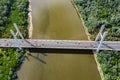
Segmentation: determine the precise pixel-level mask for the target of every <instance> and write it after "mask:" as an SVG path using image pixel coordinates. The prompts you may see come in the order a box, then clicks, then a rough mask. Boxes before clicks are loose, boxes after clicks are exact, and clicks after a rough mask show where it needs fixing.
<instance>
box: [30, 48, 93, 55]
mask: <svg viewBox="0 0 120 80" xmlns="http://www.w3.org/2000/svg"><path fill="white" fill-rule="evenodd" d="M29 51H30V52H33V53H42V54H43V55H46V53H55V54H93V52H92V50H80V49H50V48H47V49H45V48H42V49H37V48H36V49H33V48H32V49H29Z"/></svg>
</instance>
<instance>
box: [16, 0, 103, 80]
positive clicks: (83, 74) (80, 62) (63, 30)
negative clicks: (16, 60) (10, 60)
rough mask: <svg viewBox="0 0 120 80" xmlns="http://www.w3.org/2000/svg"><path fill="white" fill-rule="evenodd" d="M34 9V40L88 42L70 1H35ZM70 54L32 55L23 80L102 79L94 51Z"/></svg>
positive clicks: (23, 68)
mask: <svg viewBox="0 0 120 80" xmlns="http://www.w3.org/2000/svg"><path fill="white" fill-rule="evenodd" d="M31 6H32V21H33V34H32V38H33V39H60V40H67V39H69V40H88V37H87V35H86V33H85V29H84V26H83V24H82V21H81V19H80V18H79V17H78V15H77V13H76V10H75V9H74V7H73V5H72V4H71V1H70V0H31ZM70 51H71V52H70ZM70 51H69V50H67V51H60V50H54V51H51V52H48V53H41V52H38V53H30V54H31V55H27V56H28V58H29V59H25V60H24V63H23V64H22V66H21V68H20V70H19V71H18V78H19V80H101V78H100V75H99V72H98V70H97V65H96V62H95V59H94V56H93V54H91V52H92V51H80V52H79V53H78V51H76V50H74V51H73V50H70ZM52 52H54V53H52Z"/></svg>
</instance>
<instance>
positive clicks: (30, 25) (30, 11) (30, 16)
mask: <svg viewBox="0 0 120 80" xmlns="http://www.w3.org/2000/svg"><path fill="white" fill-rule="evenodd" d="M30 3H31V1H30V0H29V13H28V16H29V19H28V21H29V27H28V34H29V38H32V32H33V24H32V8H31V4H30Z"/></svg>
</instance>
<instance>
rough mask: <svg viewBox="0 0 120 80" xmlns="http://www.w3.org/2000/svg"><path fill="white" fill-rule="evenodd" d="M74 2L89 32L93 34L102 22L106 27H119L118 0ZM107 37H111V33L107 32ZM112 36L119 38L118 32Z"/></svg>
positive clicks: (119, 6) (82, 0) (119, 4)
mask: <svg viewBox="0 0 120 80" xmlns="http://www.w3.org/2000/svg"><path fill="white" fill-rule="evenodd" d="M74 2H75V3H76V5H77V7H78V9H79V12H80V13H81V15H82V18H83V19H84V21H85V25H86V26H87V27H88V31H89V32H90V33H91V34H95V32H94V31H96V30H97V29H99V28H100V27H101V25H103V24H105V25H106V28H108V29H111V28H112V27H119V28H120V1H119V0H101V1H99V0H74ZM109 37H112V34H110V33H109ZM114 37H115V38H118V40H120V39H119V33H118V34H116V36H114ZM108 39H109V38H108ZM112 39H113V38H112ZM113 40H114V39H113Z"/></svg>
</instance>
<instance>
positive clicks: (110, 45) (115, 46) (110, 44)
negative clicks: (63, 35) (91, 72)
mask: <svg viewBox="0 0 120 80" xmlns="http://www.w3.org/2000/svg"><path fill="white" fill-rule="evenodd" d="M14 27H15V29H16V31H17V32H16V34H15V33H14V31H13V30H10V32H11V34H12V36H13V37H14V39H0V47H3V48H8V47H13V48H17V47H18V48H19V49H20V50H23V48H49V49H51V48H54V49H85V50H96V52H99V50H115V51H120V41H104V39H105V37H106V36H107V32H104V33H103V35H102V32H103V30H104V28H105V26H104V25H103V26H102V27H101V29H100V31H99V33H98V35H97V37H96V39H95V41H80V40H40V39H24V37H23V35H22V33H21V32H20V30H19V29H18V27H17V25H16V24H15V23H14ZM17 34H19V36H20V37H21V39H18V38H17V36H16V35H17ZM99 38H101V40H100V41H98V39H99Z"/></svg>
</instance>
